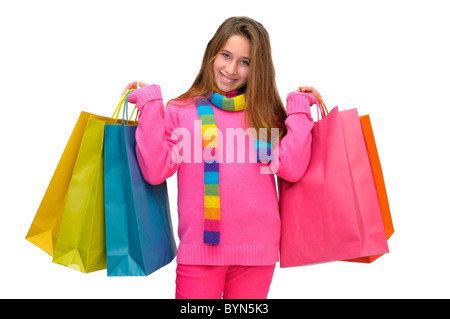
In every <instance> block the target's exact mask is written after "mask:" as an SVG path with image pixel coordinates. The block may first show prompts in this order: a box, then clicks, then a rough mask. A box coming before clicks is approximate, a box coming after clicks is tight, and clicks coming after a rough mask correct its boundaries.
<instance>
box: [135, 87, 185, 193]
mask: <svg viewBox="0 0 450 319" xmlns="http://www.w3.org/2000/svg"><path fill="white" fill-rule="evenodd" d="M129 101H130V102H132V103H136V106H137V108H138V110H139V124H138V127H137V130H136V155H137V159H138V163H139V167H140V169H141V172H142V175H143V177H144V179H145V180H146V181H147V182H149V183H150V184H153V185H157V184H161V183H162V182H164V181H165V180H166V179H167V178H169V177H170V176H172V175H173V174H174V173H175V172H176V171H177V170H178V168H179V166H180V160H179V157H177V155H176V154H177V152H172V149H173V148H174V146H175V145H176V143H177V140H178V138H177V136H176V135H175V133H174V130H175V128H177V127H178V117H177V112H176V111H177V107H175V106H170V105H169V106H168V107H167V108H166V109H164V103H163V100H162V94H161V89H160V87H159V86H157V85H150V86H146V87H144V88H141V89H139V90H136V91H134V92H133V93H132V94H131V95H130V98H129ZM172 153H173V154H172Z"/></svg>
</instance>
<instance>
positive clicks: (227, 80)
mask: <svg viewBox="0 0 450 319" xmlns="http://www.w3.org/2000/svg"><path fill="white" fill-rule="evenodd" d="M219 73H220V77H221V78H222V81H223V82H225V83H233V82H235V81H237V80H236V79H232V78H229V77H227V76H225V75H224V74H223V73H222V72H219Z"/></svg>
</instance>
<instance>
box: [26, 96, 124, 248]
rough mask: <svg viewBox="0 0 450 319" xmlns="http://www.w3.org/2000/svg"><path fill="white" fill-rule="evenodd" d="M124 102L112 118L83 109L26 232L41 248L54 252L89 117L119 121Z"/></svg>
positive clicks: (27, 237) (29, 239) (27, 236)
mask: <svg viewBox="0 0 450 319" xmlns="http://www.w3.org/2000/svg"><path fill="white" fill-rule="evenodd" d="M122 103H123V99H121V100H120V102H119V104H118V105H117V108H116V110H115V111H114V114H113V115H112V116H111V117H103V116H99V115H95V114H92V113H88V112H81V114H80V116H79V118H78V120H77V122H76V125H75V127H74V129H73V131H72V134H71V135H70V138H69V140H68V142H67V145H66V147H65V149H64V152H63V154H62V156H61V158H60V160H59V163H58V165H57V167H56V169H55V172H54V174H53V176H52V179H51V181H50V183H49V185H48V188H47V190H46V192H45V195H44V197H43V199H42V201H41V204H40V206H39V209H38V211H37V212H36V215H35V217H34V219H33V222H32V224H31V226H30V228H29V231H28V233H27V235H26V239H27V240H28V241H29V242H31V243H33V244H34V245H36V246H37V247H39V248H41V249H42V250H43V251H45V252H47V253H48V254H50V255H51V256H53V255H54V251H55V246H56V240H57V238H58V233H59V229H60V223H61V218H62V215H63V211H64V207H65V203H66V198H67V192H68V188H69V184H70V180H71V178H72V174H73V170H74V166H75V162H76V160H77V156H78V152H79V149H80V145H81V140H82V138H83V135H84V131H85V129H86V125H87V122H88V119H90V118H92V119H98V120H102V121H107V122H110V121H112V120H113V121H114V122H117V118H118V116H119V112H120V107H121V105H122Z"/></svg>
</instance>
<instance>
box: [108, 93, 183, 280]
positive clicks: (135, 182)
mask: <svg viewBox="0 0 450 319" xmlns="http://www.w3.org/2000/svg"><path fill="white" fill-rule="evenodd" d="M127 108H128V96H127V97H126V98H125V101H124V111H123V113H124V114H125V112H126V113H128V110H127ZM124 118H125V115H124ZM126 118H128V116H127V117H126ZM128 124H129V123H128V121H127V120H122V123H121V124H115V125H105V141H104V181H105V190H104V192H105V232H106V256H107V274H108V276H147V275H149V274H150V273H152V272H154V271H156V270H158V269H159V268H161V267H163V266H165V265H167V264H168V263H170V262H171V261H172V260H173V258H174V257H175V255H176V244H175V239H174V235H173V229H172V222H171V217H170V209H169V199H168V193H167V184H166V182H163V183H162V184H159V185H150V184H148V183H147V182H146V181H145V180H144V179H143V177H142V174H141V171H140V169H139V165H138V162H137V157H136V139H135V133H136V128H137V126H136V125H128ZM130 124H131V123H130Z"/></svg>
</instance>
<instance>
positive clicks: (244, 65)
mask: <svg viewBox="0 0 450 319" xmlns="http://www.w3.org/2000/svg"><path fill="white" fill-rule="evenodd" d="M213 67H214V80H215V84H216V86H217V88H218V89H219V90H221V91H223V92H230V91H233V90H237V89H239V88H241V87H243V86H244V85H245V84H247V79H248V73H249V70H250V41H249V40H248V39H247V38H246V37H243V36H241V35H232V36H231V37H229V38H228V40H227V42H225V45H224V46H223V48H222V49H221V50H220V52H219V54H218V55H217V57H216V58H215V60H214V65H213Z"/></svg>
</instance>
